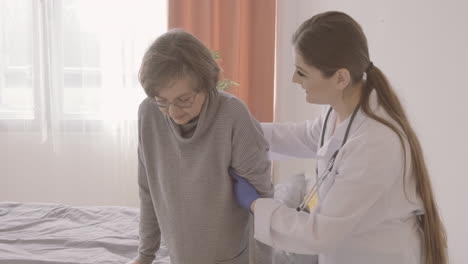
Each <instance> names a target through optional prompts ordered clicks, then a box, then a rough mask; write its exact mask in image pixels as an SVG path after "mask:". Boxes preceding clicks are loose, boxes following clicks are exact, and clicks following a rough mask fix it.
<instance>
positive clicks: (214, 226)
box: [133, 30, 273, 264]
mask: <svg viewBox="0 0 468 264" xmlns="http://www.w3.org/2000/svg"><path fill="white" fill-rule="evenodd" d="M219 73H220V69H219V66H218V65H217V63H216V62H215V60H214V59H213V57H212V55H211V52H210V50H209V49H208V48H206V47H205V45H203V43H202V42H201V41H199V40H198V39H196V38H195V37H194V36H193V35H191V34H189V33H187V32H184V31H182V30H171V31H169V32H167V33H165V34H163V35H162V36H160V37H159V38H158V39H157V40H156V41H155V42H154V43H153V44H152V45H151V46H150V47H149V49H148V51H147V52H146V54H145V56H144V58H143V62H142V65H141V69H140V76H139V77H140V82H141V84H142V86H143V88H144V90H145V92H146V94H147V95H148V98H147V99H145V100H144V101H143V102H142V103H141V105H140V109H139V113H138V116H139V148H138V155H139V172H138V184H139V193H140V201H141V204H140V210H141V213H140V216H141V218H140V246H139V250H138V257H137V259H136V260H134V261H133V263H141V264H146V263H151V262H152V261H153V259H154V257H155V252H156V251H157V250H158V248H159V245H160V241H161V234H162V236H163V237H164V241H165V243H166V245H167V248H168V250H169V254H170V257H171V261H172V263H177V264H178V263H191V264H198V263H199V264H207V263H248V262H249V253H248V252H249V250H248V248H249V246H248V244H249V242H248V241H249V232H250V231H249V224H248V222H249V212H248V211H247V210H245V209H243V208H241V207H240V206H239V205H238V204H237V202H236V198H235V196H234V192H233V182H232V179H231V178H230V176H229V174H228V172H227V168H228V167H233V168H234V169H235V170H236V171H237V172H238V173H239V174H240V175H241V176H243V177H245V178H246V179H248V180H249V182H250V183H252V184H253V185H254V186H255V188H256V189H257V190H258V191H259V193H260V194H261V196H263V197H270V196H272V194H273V188H272V184H271V178H270V169H271V168H270V162H269V161H268V158H267V152H268V143H267V142H266V140H265V139H264V138H263V134H262V130H261V127H260V125H259V123H258V122H257V121H256V120H255V118H254V117H253V116H252V115H251V114H250V113H249V111H248V109H247V108H246V106H245V105H244V104H243V103H242V102H241V101H240V100H239V99H237V98H236V97H234V96H232V95H230V94H228V93H225V92H221V91H218V90H217V89H216V85H217V82H218V76H219ZM256 263H258V262H257V261H256Z"/></svg>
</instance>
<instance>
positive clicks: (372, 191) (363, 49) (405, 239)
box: [229, 12, 448, 264]
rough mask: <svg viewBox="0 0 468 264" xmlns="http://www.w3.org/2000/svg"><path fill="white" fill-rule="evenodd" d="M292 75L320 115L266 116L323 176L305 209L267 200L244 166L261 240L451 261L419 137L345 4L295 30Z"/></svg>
mask: <svg viewBox="0 0 468 264" xmlns="http://www.w3.org/2000/svg"><path fill="white" fill-rule="evenodd" d="M293 46H294V50H293V54H294V55H293V56H294V61H295V67H296V71H295V73H294V75H293V77H292V80H293V82H294V83H297V84H299V85H300V86H301V87H302V89H304V91H305V96H306V101H307V102H308V103H313V104H320V105H325V107H324V111H323V114H322V115H321V116H320V117H319V118H318V119H317V120H315V121H306V122H303V123H299V124H293V123H285V124H279V123H269V124H262V128H263V131H264V134H265V137H266V138H267V140H268V141H269V143H270V152H271V154H272V155H274V154H275V153H276V154H281V155H283V156H284V155H286V156H290V157H297V158H314V159H317V160H318V162H317V182H316V186H314V188H312V189H313V190H311V191H310V192H309V194H308V195H306V197H305V198H304V201H303V202H302V203H301V204H300V205H298V208H288V207H287V206H285V205H283V204H282V203H281V202H279V201H277V200H274V199H266V198H259V197H258V195H257V194H256V192H255V189H254V188H253V187H252V185H250V183H249V182H248V181H246V180H245V179H244V178H242V177H239V176H238V175H237V174H236V171H235V170H233V169H230V170H229V171H230V174H231V176H233V177H234V179H235V182H236V183H235V193H236V196H237V199H238V202H239V203H240V204H241V205H242V206H244V207H245V208H249V209H250V210H251V211H252V213H254V216H255V238H256V239H257V240H259V241H261V242H263V243H265V244H268V245H271V246H273V247H275V248H279V249H282V250H286V251H289V252H294V253H299V254H311V255H312V254H318V255H319V263H320V264H344V263H346V264H354V263H355V264H367V263H380V264H395V263H398V264H405V263H415V264H419V263H421V264H422V263H425V264H426V263H427V264H446V263H448V260H447V242H446V233H445V229H444V226H443V224H442V222H441V219H440V216H439V213H438V209H437V206H436V203H435V201H434V195H433V192H432V188H431V183H430V179H429V175H428V171H427V167H426V164H425V161H424V157H423V152H422V148H421V146H420V143H419V140H418V138H417V137H416V134H415V132H414V130H413V129H412V127H411V125H410V123H409V121H408V118H407V116H406V114H405V111H404V110H403V107H402V105H401V103H400V101H399V99H398V98H397V96H396V94H395V92H394V90H393V89H392V88H391V86H390V84H389V82H388V81H387V79H386V77H385V76H384V74H383V73H382V72H381V71H380V69H379V68H378V67H377V66H375V65H374V64H373V63H372V62H371V60H370V58H369V52H368V47H367V40H366V37H365V35H364V33H363V31H362V29H361V27H360V25H359V24H358V23H357V22H356V21H355V20H353V19H352V18H351V17H350V16H348V15H346V14H344V13H341V12H325V13H322V14H318V15H316V16H314V17H312V18H311V19H309V20H307V21H305V22H304V23H303V24H302V25H301V26H300V27H299V28H298V29H297V31H296V33H295V34H294V36H293Z"/></svg>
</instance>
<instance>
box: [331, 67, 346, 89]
mask: <svg viewBox="0 0 468 264" xmlns="http://www.w3.org/2000/svg"><path fill="white" fill-rule="evenodd" d="M332 78H334V79H335V83H336V85H337V88H338V89H339V90H344V89H345V88H346V87H348V86H349V85H350V84H351V74H350V73H349V71H348V69H344V68H342V69H338V70H337V71H336V72H335V73H334V74H333V77H332Z"/></svg>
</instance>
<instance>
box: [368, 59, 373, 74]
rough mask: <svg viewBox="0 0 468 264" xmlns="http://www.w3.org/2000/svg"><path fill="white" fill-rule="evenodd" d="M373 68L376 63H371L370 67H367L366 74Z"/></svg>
mask: <svg viewBox="0 0 468 264" xmlns="http://www.w3.org/2000/svg"><path fill="white" fill-rule="evenodd" d="M372 68H374V63H372V61H371V62H369V65H368V66H367V69H366V73H367V72H369V71H370V70H371V69H372Z"/></svg>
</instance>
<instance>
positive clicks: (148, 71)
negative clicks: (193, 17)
mask: <svg viewBox="0 0 468 264" xmlns="http://www.w3.org/2000/svg"><path fill="white" fill-rule="evenodd" d="M219 74H220V67H219V65H218V64H217V63H216V61H215V59H214V58H213V55H212V53H211V51H210V50H209V49H208V48H207V47H206V46H205V45H204V44H203V43H202V42H201V41H200V40H198V39H197V38H196V37H194V36H193V35H192V34H190V33H187V32H185V31H183V30H181V29H173V30H169V31H168V32H166V33H164V34H163V35H161V36H160V37H158V38H157V39H156V40H155V41H154V42H153V43H152V44H151V46H150V47H149V48H148V50H147V51H146V53H145V55H144V56H143V60H142V63H141V67H140V72H139V75H138V78H139V81H140V84H141V85H142V86H143V89H144V90H145V92H146V94H147V95H148V96H149V97H152V98H153V97H155V96H157V94H158V91H159V90H160V89H161V88H164V87H168V86H170V85H171V82H173V81H175V80H180V79H182V78H186V77H190V78H192V79H193V80H194V81H195V85H194V87H193V89H194V90H195V91H196V92H201V91H205V92H207V93H217V89H216V85H217V83H218V79H219Z"/></svg>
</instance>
